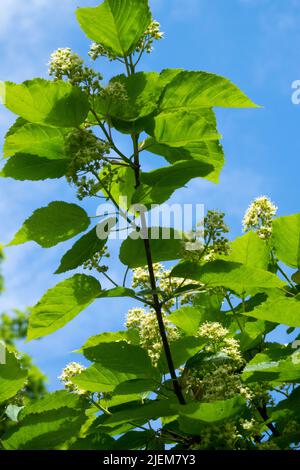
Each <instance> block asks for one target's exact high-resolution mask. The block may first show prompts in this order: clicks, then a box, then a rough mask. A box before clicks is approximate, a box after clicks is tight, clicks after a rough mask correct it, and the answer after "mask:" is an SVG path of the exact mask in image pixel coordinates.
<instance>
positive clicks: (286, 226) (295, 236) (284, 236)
mask: <svg viewBox="0 0 300 470" xmlns="http://www.w3.org/2000/svg"><path fill="white" fill-rule="evenodd" d="M272 241H273V245H274V248H275V252H276V255H277V256H278V258H279V259H280V261H283V262H284V263H285V264H286V265H287V266H291V267H292V268H299V267H300V213H298V214H293V215H288V216H285V217H278V218H277V219H275V220H274V221H273V232H272Z"/></svg>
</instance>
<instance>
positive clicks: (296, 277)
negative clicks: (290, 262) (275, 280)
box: [292, 270, 300, 285]
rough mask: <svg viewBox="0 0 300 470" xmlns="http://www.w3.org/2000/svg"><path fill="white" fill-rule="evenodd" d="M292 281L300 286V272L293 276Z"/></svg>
mask: <svg viewBox="0 0 300 470" xmlns="http://www.w3.org/2000/svg"><path fill="white" fill-rule="evenodd" d="M292 280H293V281H294V282H295V284H298V285H300V270H298V271H296V272H295V273H294V274H293V275H292Z"/></svg>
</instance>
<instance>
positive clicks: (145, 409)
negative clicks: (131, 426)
mask: <svg viewBox="0 0 300 470" xmlns="http://www.w3.org/2000/svg"><path fill="white" fill-rule="evenodd" d="M176 409H177V405H174V403H172V402H171V400H168V401H167V400H161V401H150V402H148V403H146V404H144V405H139V406H138V407H134V406H130V407H128V409H124V410H122V411H119V412H115V413H113V415H112V416H109V417H108V418H107V419H106V420H105V425H106V426H115V425H116V424H122V423H126V422H127V421H136V420H147V421H149V420H155V419H158V418H161V417H162V416H172V415H175V414H176Z"/></svg>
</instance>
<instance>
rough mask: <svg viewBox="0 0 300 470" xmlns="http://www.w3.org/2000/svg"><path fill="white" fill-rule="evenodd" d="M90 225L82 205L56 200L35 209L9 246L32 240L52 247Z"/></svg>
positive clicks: (45, 246) (43, 245) (44, 246)
mask: <svg viewBox="0 0 300 470" xmlns="http://www.w3.org/2000/svg"><path fill="white" fill-rule="evenodd" d="M89 225H90V219H89V217H88V215H87V213H86V212H85V211H84V210H83V209H82V208H81V207H79V206H77V205H76V204H68V203H66V202H62V201H54V202H51V203H50V204H49V205H48V206H47V207H42V208H40V209H37V210H36V211H34V213H33V214H32V215H31V216H30V217H29V218H28V219H27V220H25V222H24V223H23V226H22V227H21V229H20V230H19V231H18V232H17V233H16V235H15V236H14V238H13V240H12V241H11V242H10V243H9V246H12V245H21V244H22V243H26V242H28V241H30V240H32V241H35V242H36V243H38V244H39V245H40V246H42V247H43V248H50V247H51V246H55V245H57V244H58V243H61V242H63V241H65V240H68V239H69V238H72V237H74V236H75V235H77V234H78V233H80V232H82V231H84V230H86V229H87V228H88V226H89Z"/></svg>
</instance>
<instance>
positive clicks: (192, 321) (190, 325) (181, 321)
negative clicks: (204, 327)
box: [168, 307, 203, 336]
mask: <svg viewBox="0 0 300 470" xmlns="http://www.w3.org/2000/svg"><path fill="white" fill-rule="evenodd" d="M202 318H203V311H202V310H201V309H199V308H195V307H181V308H180V309H178V310H175V311H174V312H172V313H171V315H169V316H168V320H169V321H170V322H171V323H173V324H174V325H176V326H177V327H178V328H180V329H181V330H182V331H183V332H184V333H185V334H187V335H189V336H192V335H195V334H196V333H197V330H198V328H199V325H200V323H201V322H202Z"/></svg>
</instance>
